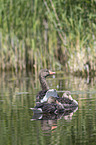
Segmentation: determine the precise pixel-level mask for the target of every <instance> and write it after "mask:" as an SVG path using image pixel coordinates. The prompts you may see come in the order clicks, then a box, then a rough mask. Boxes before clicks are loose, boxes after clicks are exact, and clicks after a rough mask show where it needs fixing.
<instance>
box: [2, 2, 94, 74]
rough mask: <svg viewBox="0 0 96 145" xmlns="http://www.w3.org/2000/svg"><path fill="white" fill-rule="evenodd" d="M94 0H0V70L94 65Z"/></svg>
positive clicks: (75, 67) (71, 69) (71, 67)
mask: <svg viewBox="0 0 96 145" xmlns="http://www.w3.org/2000/svg"><path fill="white" fill-rule="evenodd" d="M95 4H96V1H95V0H93V1H92V2H91V1H87V0H83V1H80V2H79V1H78V0H76V1H73V0H70V1H67V0H64V1H60V2H58V1H57V0H55V1H52V0H49V1H48V0H42V1H38V0H35V1H30V0H27V1H25V0H18V2H15V1H14V0H7V1H6V2H5V1H4V0H2V1H1V2H0V56H1V57H0V70H3V71H8V70H11V71H15V72H18V71H21V72H22V71H23V70H24V69H25V70H29V69H30V70H32V71H33V72H35V73H37V72H38V71H39V70H40V69H41V68H46V67H47V68H51V69H61V68H63V67H66V68H67V70H68V71H69V70H70V71H72V72H73V71H75V72H77V71H82V72H84V71H85V70H84V64H86V63H87V62H90V65H91V70H95V68H96V62H95V58H96V53H95V51H96V38H95V37H96V31H95V28H96V24H95V21H96V9H95Z"/></svg>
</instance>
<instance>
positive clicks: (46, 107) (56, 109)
mask: <svg viewBox="0 0 96 145" xmlns="http://www.w3.org/2000/svg"><path fill="white" fill-rule="evenodd" d="M30 109H31V110H33V112H34V114H35V113H40V114H41V113H50V114H52V113H55V114H58V113H62V112H64V110H65V109H64V106H63V105H62V104H61V103H60V102H58V101H57V100H56V98H55V97H53V96H50V97H49V98H48V100H47V101H46V102H44V103H37V104H36V106H35V107H34V108H30Z"/></svg>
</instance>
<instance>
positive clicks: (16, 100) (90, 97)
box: [0, 73, 96, 145]
mask: <svg viewBox="0 0 96 145" xmlns="http://www.w3.org/2000/svg"><path fill="white" fill-rule="evenodd" d="M47 81H48V84H49V86H50V88H51V89H52V88H53V89H56V90H58V91H59V95H61V96H62V94H63V92H62V91H63V90H70V91H71V92H72V97H73V98H74V99H76V100H77V101H78V104H79V106H78V108H77V110H75V111H74V112H71V113H69V114H68V115H64V114H63V115H61V116H52V117H53V118H54V119H53V120H51V117H50V116H47V117H49V118H50V120H48V119H44V117H45V116H43V115H41V116H37V118H39V120H33V118H34V116H33V112H32V111H31V110H30V109H29V108H32V107H34V106H35V97H36V94H37V92H38V91H39V90H40V84H39V81H38V79H36V77H35V76H34V75H32V74H31V73H29V75H26V74H23V75H19V74H18V76H15V75H12V74H7V73H5V74H2V75H1V76H0V141H1V144H2V145H43V144H44V145H47V144H48V145H49V144H50V145H54V144H56V145H77V144H78V145H79V144H80V145H89V144H91V145H95V144H96V97H95V95H96V83H95V82H96V78H94V79H90V80H89V78H87V79H84V78H83V79H82V78H77V77H73V76H66V75H65V74H57V75H56V76H53V78H52V77H51V78H48V79H47ZM40 118H41V120H40ZM45 118H46V117H45ZM56 118H57V119H56ZM35 119H36V118H35Z"/></svg>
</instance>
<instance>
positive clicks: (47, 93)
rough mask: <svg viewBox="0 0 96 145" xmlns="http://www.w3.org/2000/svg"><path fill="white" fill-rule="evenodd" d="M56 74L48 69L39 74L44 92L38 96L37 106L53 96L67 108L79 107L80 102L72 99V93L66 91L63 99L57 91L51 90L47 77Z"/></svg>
mask: <svg viewBox="0 0 96 145" xmlns="http://www.w3.org/2000/svg"><path fill="white" fill-rule="evenodd" d="M54 74H56V73H55V72H52V71H50V70H48V69H42V70H40V73H39V80H40V84H41V88H42V90H41V91H40V92H39V93H38V94H37V96H36V104H38V103H41V104H42V103H44V102H46V101H47V99H48V98H49V97H50V96H53V97H54V98H55V99H56V100H57V101H58V102H59V103H61V104H63V106H64V107H65V108H68V107H75V106H78V102H77V101H76V100H74V99H73V98H72V97H71V92H70V91H65V93H64V94H63V95H62V97H59V95H58V94H57V91H56V90H55V89H49V86H48V85H47V82H46V77H48V76H50V75H54Z"/></svg>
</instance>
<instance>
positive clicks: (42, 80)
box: [39, 76, 49, 90]
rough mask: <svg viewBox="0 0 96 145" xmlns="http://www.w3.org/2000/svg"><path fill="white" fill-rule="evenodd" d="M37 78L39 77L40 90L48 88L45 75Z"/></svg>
mask: <svg viewBox="0 0 96 145" xmlns="http://www.w3.org/2000/svg"><path fill="white" fill-rule="evenodd" d="M39 79H40V84H41V87H42V90H48V89H49V87H48V85H47V82H46V79H45V77H42V76H41V77H40V78H39Z"/></svg>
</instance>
